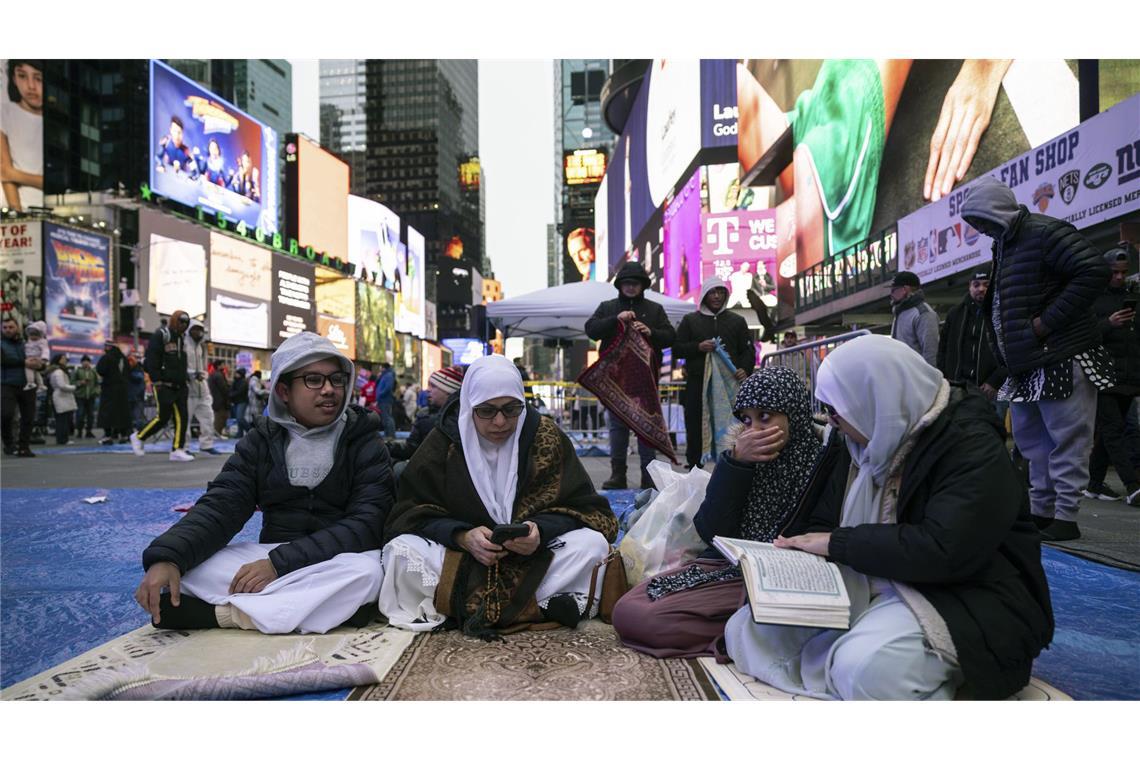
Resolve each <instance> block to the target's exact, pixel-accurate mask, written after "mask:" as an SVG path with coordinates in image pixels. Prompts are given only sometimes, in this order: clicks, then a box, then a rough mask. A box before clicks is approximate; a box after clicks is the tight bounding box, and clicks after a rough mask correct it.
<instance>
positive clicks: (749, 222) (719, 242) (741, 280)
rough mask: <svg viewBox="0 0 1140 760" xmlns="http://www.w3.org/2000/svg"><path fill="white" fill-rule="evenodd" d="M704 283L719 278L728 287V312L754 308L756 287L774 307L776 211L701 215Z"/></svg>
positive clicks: (702, 273)
mask: <svg viewBox="0 0 1140 760" xmlns="http://www.w3.org/2000/svg"><path fill="white" fill-rule="evenodd" d="M701 229H702V237H701V279H702V281H703V280H704V279H705V278H708V277H711V276H713V275H716V276H717V277H719V278H721V279H722V280H724V281H725V282H726V283H728V295H729V297H728V308H733V307H737V306H739V307H741V308H745V309H747V308H751V305H750V304H749V303H748V291H749V289H751V288H752V287H753V285H758V286H759V287H758V288H757V290H758V291H759V292H760V293H761V294H763V296H768V299H766V300H770V301H771V303H768V304H767V305H768V306H769V307H771V306H774V305H775V296H774V295H772V293H773V291H775V289H776V245H777V239H776V211H775V209H765V210H763V211H730V212H727V213H724V214H701Z"/></svg>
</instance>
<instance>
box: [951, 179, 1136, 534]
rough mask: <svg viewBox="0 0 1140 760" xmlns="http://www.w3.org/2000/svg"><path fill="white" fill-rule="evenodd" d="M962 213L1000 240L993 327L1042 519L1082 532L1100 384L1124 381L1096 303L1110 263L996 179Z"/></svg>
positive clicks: (979, 186) (1056, 529)
mask: <svg viewBox="0 0 1140 760" xmlns="http://www.w3.org/2000/svg"><path fill="white" fill-rule="evenodd" d="M962 219H963V220H964V221H965V222H966V223H968V224H970V225H972V226H973V227H974V228H975V229H976V230H978V232H980V233H982V234H983V235H986V236H988V237H989V238H990V239H991V240H992V241H993V265H992V269H991V274H992V277H993V285H992V286H991V287H990V288H989V291H988V292H987V294H986V300H985V304H984V306H983V310H984V311H985V314H986V332H987V333H988V337H989V340H990V342H991V345H993V346H994V348H995V351H996V354H997V358H998V361H1000V362H1001V363H1002V364H1003V365H1005V367H1006V369H1007V370H1008V371H1009V377H1008V378H1007V379H1006V381H1005V384H1004V385H1003V386H1002V388H1001V389H1000V390H999V392H998V399H999V400H1009V401H1011V402H1012V404H1011V406H1010V411H1011V417H1012V420H1013V438H1014V441H1015V442H1016V443H1017V448H1018V449H1019V450H1020V451H1021V453H1022V454H1023V455H1024V456H1025V458H1026V459H1028V460H1029V480H1030V484H1031V488H1030V491H1029V501H1030V505H1031V508H1032V512H1033V520H1034V522H1035V523H1037V525H1038V527H1039V528H1040V529H1041V532H1042V536H1043V537H1044V538H1045V539H1046V540H1049V541H1067V540H1071V539H1074V538H1079V537H1080V535H1081V532H1080V530H1079V529H1078V528H1077V510H1078V509H1079V508H1080V497H1081V489H1082V488H1084V487H1085V486H1086V485H1087V484H1088V479H1089V453H1090V452H1091V450H1092V444H1093V420H1094V419H1095V418H1096V395H1097V391H1098V390H1104V389H1107V388H1111V387H1112V385H1113V384H1114V382H1115V379H1114V375H1115V372H1114V370H1113V367H1112V360H1111V358H1110V357H1109V356H1108V353H1107V352H1106V351H1105V350H1104V347H1103V346H1101V344H1100V334H1099V332H1098V331H1097V325H1096V318H1095V317H1094V316H1093V312H1092V306H1093V303H1094V302H1095V301H1096V299H1097V298H1098V297H1099V296H1100V295H1101V293H1103V292H1104V289H1105V286H1106V285H1107V284H1108V275H1109V271H1108V265H1107V264H1105V263H1104V260H1103V259H1102V258H1101V255H1100V253H1099V252H1098V251H1097V250H1096V249H1095V248H1094V247H1093V246H1092V244H1091V243H1089V241H1088V240H1086V239H1085V238H1084V237H1083V236H1082V235H1081V234H1080V233H1078V232H1077V230H1076V228H1074V227H1073V226H1072V225H1071V224H1068V223H1066V222H1063V221H1061V220H1060V219H1054V218H1052V217H1048V216H1043V215H1041V214H1031V213H1029V209H1027V208H1026V207H1025V206H1023V205H1021V204H1019V203H1018V202H1017V198H1016V197H1015V196H1014V194H1013V191H1011V190H1010V189H1009V188H1008V187H1006V186H1005V185H1003V184H1002V183H1001V182H999V181H998V180H996V179H994V178H993V177H989V176H987V177H982V178H981V179H980V180H978V181H977V183H976V184H974V185H973V187H972V188H971V189H970V194H969V196H968V197H967V198H966V201H965V203H964V204H963V207H962Z"/></svg>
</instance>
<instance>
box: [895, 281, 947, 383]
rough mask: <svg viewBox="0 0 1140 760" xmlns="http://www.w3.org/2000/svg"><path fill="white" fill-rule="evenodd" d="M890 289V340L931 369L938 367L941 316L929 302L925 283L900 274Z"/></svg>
mask: <svg viewBox="0 0 1140 760" xmlns="http://www.w3.org/2000/svg"><path fill="white" fill-rule="evenodd" d="M887 287H889V288H890V289H891V312H892V313H893V314H894V315H895V318H894V320H893V321H892V322H891V337H892V338H894V339H895V340H901V341H902V342H903V343H905V344H907V345H908V346H910V347H911V348H913V349H914V350H915V351H917V352H918V353H919V354H921V355H922V358H923V359H926V363H927V364H929V365H930V366H931V367H935V366H937V365H938V314H937V313H936V312H935V311H934V309H932V308H930V304H928V303H927V302H926V296H925V295H924V294H923V292H922V282H921V281H919V279H918V275H916V274H915V273H914V272H899V273H898V274H896V275H895V278H894V279H893V280H892V281H891V283H890V285H888V286H887Z"/></svg>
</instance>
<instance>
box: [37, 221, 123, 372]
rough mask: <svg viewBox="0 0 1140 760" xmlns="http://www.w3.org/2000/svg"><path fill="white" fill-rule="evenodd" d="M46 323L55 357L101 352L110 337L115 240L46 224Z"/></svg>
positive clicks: (44, 231) (44, 228)
mask: <svg viewBox="0 0 1140 760" xmlns="http://www.w3.org/2000/svg"><path fill="white" fill-rule="evenodd" d="M43 237H44V302H45V304H44V321H46V322H47V327H48V334H47V338H48V341H49V342H50V344H51V350H52V353H53V354H55V353H68V354H90V353H102V351H103V342H104V341H106V340H110V339H111V289H110V286H111V272H110V259H111V239H110V238H109V237H106V236H105V235H97V234H95V233H92V232H87V231H85V230H77V229H72V228H71V227H60V226H59V225H56V224H51V223H50V222H44V226H43Z"/></svg>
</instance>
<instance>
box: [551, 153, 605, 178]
mask: <svg viewBox="0 0 1140 760" xmlns="http://www.w3.org/2000/svg"><path fill="white" fill-rule="evenodd" d="M605 175H606V153H605V151H603V150H598V149H597V148H579V149H578V150H568V151H566V153H565V155H563V157H562V180H563V184H566V185H596V184H598V183H599V182H601V181H602V177H604V176H605Z"/></svg>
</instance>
